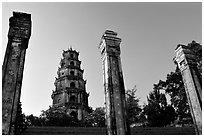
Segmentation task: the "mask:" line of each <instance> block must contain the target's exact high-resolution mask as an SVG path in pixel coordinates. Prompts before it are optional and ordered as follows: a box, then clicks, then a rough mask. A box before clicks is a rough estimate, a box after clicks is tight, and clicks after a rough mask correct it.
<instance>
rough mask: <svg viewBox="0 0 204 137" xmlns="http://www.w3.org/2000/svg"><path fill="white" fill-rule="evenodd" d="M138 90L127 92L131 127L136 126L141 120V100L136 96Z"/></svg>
mask: <svg viewBox="0 0 204 137" xmlns="http://www.w3.org/2000/svg"><path fill="white" fill-rule="evenodd" d="M136 92H137V88H136V86H134V87H133V89H131V90H130V89H128V90H126V103H127V113H128V120H129V121H128V122H129V124H130V125H133V124H136V123H138V122H139V121H140V119H141V112H142V109H141V106H139V98H137V96H136Z"/></svg>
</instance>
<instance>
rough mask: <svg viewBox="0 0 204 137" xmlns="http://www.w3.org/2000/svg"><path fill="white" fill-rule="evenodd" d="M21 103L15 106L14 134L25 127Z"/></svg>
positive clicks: (20, 131)
mask: <svg viewBox="0 0 204 137" xmlns="http://www.w3.org/2000/svg"><path fill="white" fill-rule="evenodd" d="M21 106H22V104H21V102H19V104H18V108H17V116H16V123H15V134H20V133H22V132H23V130H25V129H26V127H27V123H26V118H25V114H23V113H22V107H21Z"/></svg>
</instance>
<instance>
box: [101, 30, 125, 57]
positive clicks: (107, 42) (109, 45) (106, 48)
mask: <svg viewBox="0 0 204 137" xmlns="http://www.w3.org/2000/svg"><path fill="white" fill-rule="evenodd" d="M120 43H121V38H119V37H117V33H116V32H114V31H111V30H106V31H105V33H104V34H103V36H102V37H101V42H100V44H99V47H98V48H99V49H100V51H101V55H102V57H103V56H104V55H105V54H109V55H113V56H119V55H120Z"/></svg>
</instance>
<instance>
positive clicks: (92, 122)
mask: <svg viewBox="0 0 204 137" xmlns="http://www.w3.org/2000/svg"><path fill="white" fill-rule="evenodd" d="M82 125H83V126H85V127H105V108H104V107H98V108H96V109H95V110H93V112H91V113H89V114H88V115H87V116H86V117H85V119H84V121H83V124H82Z"/></svg>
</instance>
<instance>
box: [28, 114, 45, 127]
mask: <svg viewBox="0 0 204 137" xmlns="http://www.w3.org/2000/svg"><path fill="white" fill-rule="evenodd" d="M26 123H27V125H28V126H46V119H45V118H44V117H37V116H33V114H31V115H29V116H26Z"/></svg>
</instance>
